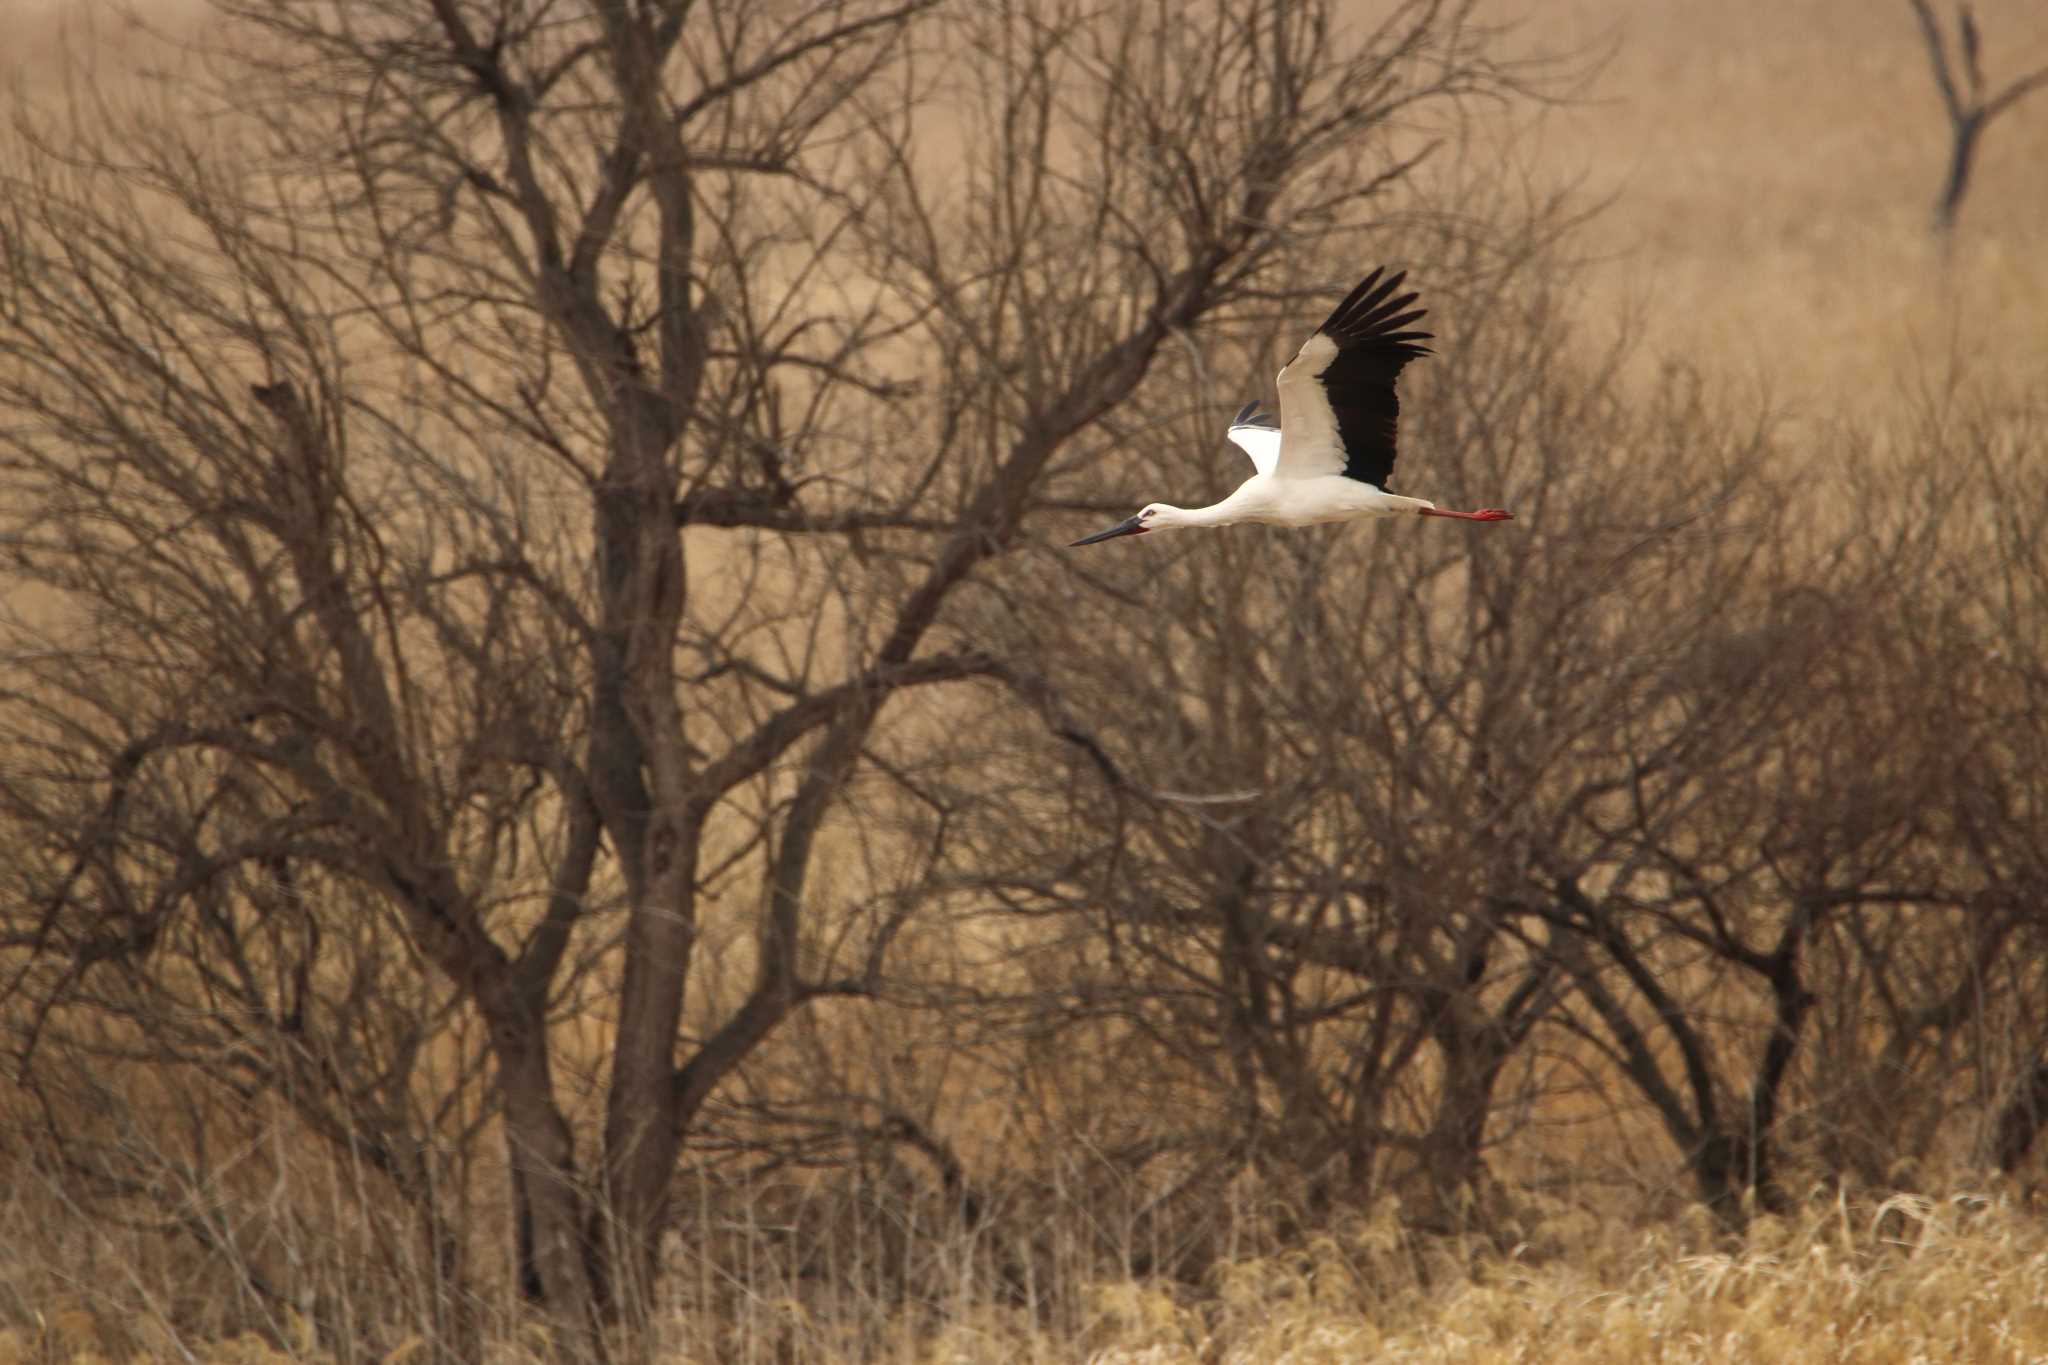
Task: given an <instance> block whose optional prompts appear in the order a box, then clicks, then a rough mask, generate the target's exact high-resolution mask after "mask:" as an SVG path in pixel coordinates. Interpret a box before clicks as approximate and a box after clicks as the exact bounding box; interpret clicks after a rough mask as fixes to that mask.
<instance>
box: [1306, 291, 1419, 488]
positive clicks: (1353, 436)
mask: <svg viewBox="0 0 2048 1365" xmlns="http://www.w3.org/2000/svg"><path fill="white" fill-rule="evenodd" d="M1384 274H1386V268H1385V267H1384V266H1382V267H1381V268H1380V269H1378V270H1375V271H1373V272H1372V274H1370V275H1367V276H1366V277H1365V279H1364V281H1363V282H1361V283H1360V284H1359V286H1358V288H1356V289H1354V290H1352V291H1351V293H1350V295H1349V296H1348V297H1346V298H1345V300H1344V302H1342V303H1340V304H1338V305H1337V309H1336V311H1335V312H1333V313H1331V314H1330V317H1329V320H1328V321H1327V322H1325V323H1324V324H1323V325H1322V326H1321V327H1320V328H1319V329H1317V330H1319V331H1320V332H1321V333H1322V334H1323V335H1324V336H1327V337H1329V338H1330V340H1331V341H1333V342H1335V343H1336V345H1337V358H1336V359H1335V360H1333V361H1331V362H1330V363H1329V364H1328V365H1326V366H1325V367H1324V368H1323V372H1322V374H1321V375H1319V376H1317V377H1318V378H1319V379H1320V380H1321V381H1322V385H1323V392H1324V394H1325V395H1327V396H1328V398H1329V400H1330V410H1331V411H1332V412H1334V413H1335V414H1336V417H1337V435H1338V437H1339V438H1340V439H1341V440H1342V441H1343V442H1344V455H1345V460H1346V463H1345V465H1344V477H1345V478H1347V479H1357V480H1359V481H1361V482H1363V483H1369V484H1371V485H1373V486H1374V487H1375V488H1385V487H1386V486H1387V476H1388V475H1389V474H1390V473H1392V472H1393V468H1394V443H1395V440H1396V438H1397V436H1398V434H1399V429H1400V424H1401V400H1400V399H1399V398H1398V397H1396V396H1395V394H1394V381H1395V380H1396V379H1398V378H1400V377H1401V367H1402V366H1404V365H1406V364H1407V363H1408V362H1409V361H1411V360H1413V359H1415V358H1416V357H1417V356H1425V355H1429V354H1430V353H1431V352H1430V349H1429V348H1428V347H1427V346H1424V345H1421V344H1420V343H1422V342H1424V341H1433V340H1435V336H1434V334H1433V333H1430V332H1415V331H1403V330H1401V329H1402V328H1404V327H1407V326H1408V324H1409V323H1411V322H1415V321H1417V320H1419V319H1420V318H1422V317H1423V316H1424V314H1426V313H1427V312H1428V310H1427V309H1424V308H1417V309H1414V310H1413V311H1410V312H1403V311H1402V310H1403V309H1404V308H1407V307H1408V305H1409V304H1411V303H1413V302H1415V300H1416V298H1417V297H1419V296H1418V295H1416V294H1414V293H1407V294H1403V295H1401V296H1400V297H1398V298H1395V297H1393V294H1394V291H1395V290H1396V289H1399V288H1400V287H1401V281H1402V280H1404V279H1406V278H1408V272H1407V271H1405V270H1403V271H1400V272H1399V273H1397V274H1394V275H1392V276H1389V277H1388V278H1387V279H1386V280H1385V281H1382V280H1381V279H1380V277H1381V276H1382V275H1384Z"/></svg>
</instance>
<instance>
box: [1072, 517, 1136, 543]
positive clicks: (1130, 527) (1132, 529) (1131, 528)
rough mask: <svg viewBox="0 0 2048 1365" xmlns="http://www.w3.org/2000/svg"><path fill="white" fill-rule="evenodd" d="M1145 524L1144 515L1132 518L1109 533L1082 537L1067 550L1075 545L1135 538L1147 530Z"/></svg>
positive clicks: (1100, 532) (1108, 531)
mask: <svg viewBox="0 0 2048 1365" xmlns="http://www.w3.org/2000/svg"><path fill="white" fill-rule="evenodd" d="M1144 522H1145V519H1144V517H1143V515H1142V514H1141V515H1139V516H1135V517H1132V518H1131V519H1130V520H1129V521H1120V522H1118V523H1117V524H1116V525H1114V526H1112V527H1110V528H1109V529H1108V530H1107V531H1097V532H1096V533H1095V534H1094V535H1092V536H1082V537H1081V538H1080V539H1079V540H1077V541H1075V542H1074V543H1073V545H1069V546H1068V547H1067V548H1068V549H1070V550H1071V549H1073V548H1074V546H1075V545H1093V544H1094V543H1095V542H1096V541H1098V540H1114V539H1116V538H1117V537H1118V536H1135V535H1137V534H1139V533H1140V532H1142V531H1143V530H1144V529H1145V525H1144Z"/></svg>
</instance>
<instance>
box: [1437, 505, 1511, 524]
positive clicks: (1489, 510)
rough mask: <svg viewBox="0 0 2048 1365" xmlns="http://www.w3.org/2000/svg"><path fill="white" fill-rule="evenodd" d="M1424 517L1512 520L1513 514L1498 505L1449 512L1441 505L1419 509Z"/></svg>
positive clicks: (1464, 519)
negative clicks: (1472, 510) (1470, 510)
mask: <svg viewBox="0 0 2048 1365" xmlns="http://www.w3.org/2000/svg"><path fill="white" fill-rule="evenodd" d="M1421 511H1422V515H1423V516H1425V517H1456V518H1457V519H1458V520H1459V521H1513V520H1514V519H1515V514H1514V513H1513V512H1509V511H1505V510H1503V509H1501V508H1498V507H1482V508H1480V509H1479V510H1478V511H1477V512H1451V511H1446V510H1445V509H1444V508H1441V507H1425V508H1422V509H1421Z"/></svg>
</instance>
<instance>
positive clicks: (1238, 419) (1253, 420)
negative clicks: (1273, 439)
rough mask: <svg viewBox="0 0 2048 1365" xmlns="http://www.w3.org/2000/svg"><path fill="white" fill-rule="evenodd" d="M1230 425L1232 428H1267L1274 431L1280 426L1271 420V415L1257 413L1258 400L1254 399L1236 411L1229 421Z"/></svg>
mask: <svg viewBox="0 0 2048 1365" xmlns="http://www.w3.org/2000/svg"><path fill="white" fill-rule="evenodd" d="M1230 425H1232V426H1234V427H1269V428H1272V429H1274V430H1278V429H1279V426H1280V424H1279V423H1278V422H1276V421H1274V420H1273V415H1272V414H1271V413H1268V412H1260V411H1259V400H1258V399H1256V398H1254V399H1253V400H1252V401H1251V402H1249V403H1246V404H1245V405H1244V406H1243V407H1241V408H1239V409H1238V410H1237V416H1235V417H1233V418H1231V419H1230Z"/></svg>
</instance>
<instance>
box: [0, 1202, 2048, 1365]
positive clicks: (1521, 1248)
mask: <svg viewBox="0 0 2048 1365" xmlns="http://www.w3.org/2000/svg"><path fill="white" fill-rule="evenodd" d="M1525 1222H1526V1227H1525V1229H1524V1230H1525V1232H1526V1237H1525V1239H1524V1240H1523V1241H1522V1242H1521V1243H1520V1244H1519V1245H1517V1246H1515V1247H1514V1248H1513V1249H1512V1250H1511V1251H1510V1252H1508V1253H1505V1254H1503V1253H1501V1252H1499V1251H1497V1250H1496V1249H1494V1248H1493V1246H1492V1245H1490V1244H1486V1245H1482V1244H1478V1243H1465V1242H1461V1241H1458V1240H1456V1239H1441V1238H1438V1239H1426V1238H1420V1237H1417V1236H1415V1235H1413V1234H1410V1233H1408V1232H1405V1231H1403V1230H1402V1228H1401V1226H1400V1224H1399V1222H1398V1219H1397V1217H1396V1215H1395V1211H1394V1210H1392V1209H1385V1210H1382V1211H1381V1213H1380V1214H1379V1215H1378V1216H1376V1217H1374V1218H1371V1219H1369V1220H1362V1221H1358V1222H1356V1223H1353V1224H1351V1225H1349V1226H1346V1227H1343V1228H1341V1229H1338V1230H1335V1231H1332V1232H1330V1233H1327V1234H1323V1235H1319V1236H1316V1237H1314V1238H1312V1239H1310V1240H1309V1241H1308V1242H1306V1243H1305V1244H1303V1245H1300V1246H1297V1247H1294V1248H1291V1249H1287V1250H1284V1251H1276V1252H1272V1253H1269V1254H1264V1255H1259V1256H1248V1257H1243V1258H1239V1259H1235V1260H1230V1261H1226V1262H1223V1263H1222V1264H1220V1265H1219V1266H1218V1267H1217V1268H1216V1269H1214V1270H1213V1271H1212V1272H1211V1273H1210V1275H1209V1276H1208V1277H1207V1279H1206V1281H1205V1282H1204V1283H1203V1284H1201V1285H1199V1286H1195V1287H1189V1286H1184V1285H1169V1284H1164V1283H1160V1282H1152V1281H1140V1280H1129V1279H1124V1280H1097V1281H1093V1282H1077V1283H1075V1284H1074V1285H1073V1286H1071V1287H1068V1288H1066V1289H1059V1288H1058V1287H1057V1286H1050V1285H1049V1286H1047V1287H1046V1288H1047V1289H1048V1290H1049V1291H1051V1292H1052V1295H1053V1296H1054V1297H1057V1298H1058V1299H1060V1300H1061V1301H1062V1302H1063V1303H1065V1304H1066V1305H1067V1306H1066V1307H1065V1308H1063V1309H1061V1310H1059V1311H1050V1310H1049V1308H1048V1304H1049V1302H1050V1299H1048V1301H1047V1302H1046V1303H1039V1304H1035V1305H1023V1306H995V1305H994V1304H993V1303H992V1302H991V1301H990V1299H989V1298H988V1297H987V1296H985V1295H980V1294H976V1293H972V1292H971V1291H972V1290H973V1288H974V1286H972V1285H971V1284H966V1283H963V1284H962V1286H961V1287H962V1290H963V1291H964V1292H963V1297H962V1301H961V1302H959V1303H929V1302H926V1303H916V1304H910V1305H903V1304H897V1305H894V1306H892V1305H890V1304H888V1303H885V1302H881V1301H879V1300H868V1301H864V1302H858V1303H847V1304H845V1305H843V1309H842V1313H841V1314H840V1315H838V1316H836V1317H835V1316H833V1315H828V1314H826V1313H823V1312H821V1311H820V1310H819V1307H818V1305H817V1303H816V1302H809V1303H807V1302H804V1301H803V1300H801V1299H800V1298H799V1297H798V1294H797V1292H794V1290H793V1286H792V1285H791V1284H789V1283H786V1282H784V1281H782V1280H780V1279H779V1278H778V1277H777V1276H776V1274H775V1273H774V1272H773V1271H772V1269H770V1263H771V1262H772V1261H773V1259H774V1258H773V1257H772V1255H770V1254H768V1252H767V1249H766V1248H765V1247H760V1248H756V1250H757V1251H760V1252H761V1253H762V1255H761V1258H760V1260H758V1261H757V1262H756V1265H757V1266H758V1267H759V1268H760V1272H761V1273H760V1276H759V1278H758V1279H757V1280H755V1281H752V1282H745V1283H735V1282H731V1281H725V1282H723V1283H721V1284H720V1286H719V1290H718V1292H717V1293H716V1294H714V1295H708V1296H692V1297H684V1298H679V1299H678V1300H677V1301H676V1302H675V1303H674V1304H673V1305H672V1307H671V1309H670V1310H669V1312H668V1313H666V1314H665V1315H664V1319H663V1324H662V1328H661V1330H662V1333H663V1336H664V1337H665V1339H666V1340H665V1344H664V1345H663V1346H662V1347H660V1348H658V1349H657V1351H656V1352H655V1354H654V1356H653V1358H654V1359H656V1360H660V1361H673V1362H678V1363H680V1362H686V1361H690V1362H694V1361H705V1362H709V1361H720V1362H734V1363H735V1365H738V1363H739V1362H747V1361H763V1362H765V1361H779V1360H803V1361H818V1362H840V1361H852V1360H862V1361H887V1362H901V1365H983V1362H1001V1361H1043V1362H1055V1361H1080V1360H1086V1361H1089V1362H1092V1363H1093V1365H1181V1363H1182V1362H1186V1365H1197V1363H1198V1362H1199V1363H1200V1365H1254V1363H1255V1362H1256V1363H1258V1365H1281V1363H1282V1362H1286V1363H1287V1365H1314V1363H1316V1362H1327V1363H1328V1365H1337V1363H1338V1362H1355V1361H1363V1360H1375V1361H1445V1362H1449V1361H1457V1362H1467V1363H1469V1365H1487V1363H1488V1362H1503V1363H1504V1362H1522V1361H1529V1362H1535V1361H1545V1362H1586V1363H1587V1365H1599V1363H1603V1362H1612V1363H1613V1365H1636V1363H1637V1362H1645V1361H1673V1362H1677V1361H1757V1360H1772V1361H1788V1362H1814V1361H1844V1362H1849V1361H1853V1362H1868V1363H1870V1365H1878V1363H1879V1362H1894V1361H1895V1362H1902V1363H1903V1362H1922V1361H1924V1362H1936V1361H1968V1362H1995V1361H2012V1362H2026V1361H2041V1360H2048V1226H2044V1224H2043V1222H2042V1220H2041V1219H2040V1218H2039V1216H2038V1214H2037V1213H2036V1212H2035V1211H2032V1210H2028V1209H2025V1208H2021V1207H2016V1206H2015V1205H2014V1204H2013V1203H2012V1202H2010V1201H2008V1200H2007V1199H2006V1198H2004V1197H2002V1196H1985V1195H1976V1194H1967V1193H1962V1194H1954V1195H1951V1196H1948V1197H1945V1198H1919V1197H1908V1196H1897V1197H1893V1198H1891V1199H1887V1200H1884V1201H1882V1202H1875V1203H1861V1202H1852V1201H1848V1200H1843V1199H1838V1198H1827V1197H1818V1196H1817V1197H1816V1198H1815V1199H1814V1200H1813V1201H1812V1202H1811V1203H1809V1204H1808V1205H1807V1206H1806V1207H1805V1208H1804V1209H1803V1210H1802V1211H1801V1212H1800V1213H1799V1214H1798V1215H1797V1216H1796V1217H1793V1218H1791V1219H1775V1218H1762V1219H1759V1220H1758V1221H1757V1222H1756V1223H1755V1225H1754V1226H1753V1227H1752V1229H1751V1231H1750V1232H1749V1234H1748V1235H1747V1237H1745V1238H1744V1239H1742V1240H1741V1241H1740V1242H1731V1241H1729V1240H1728V1239H1727V1238H1726V1236H1725V1235H1724V1234H1722V1233H1720V1232H1719V1231H1718V1230H1717V1228H1716V1227H1715V1225H1714V1224H1713V1222H1712V1220H1711V1219H1710V1218H1709V1217H1708V1216H1707V1215H1705V1214H1704V1213H1698V1212H1695V1213H1693V1214H1689V1215H1687V1216H1685V1217H1681V1218H1680V1219H1677V1220H1675V1221H1671V1222H1664V1223H1657V1224H1648V1225H1646V1224H1642V1223H1638V1222H1634V1221H1631V1220H1628V1219H1624V1218H1611V1217H1602V1216H1599V1215H1596V1214H1594V1213H1591V1212H1588V1211H1586V1210H1584V1209H1571V1208H1565V1207H1557V1208H1553V1209H1550V1210H1547V1211H1538V1212H1534V1213H1530V1214H1528V1215H1526V1218H1525ZM22 1250H23V1249H21V1248H17V1250H16V1251H15V1252H14V1253H13V1254H12V1256H11V1257H10V1258H9V1260H8V1261H7V1262H5V1263H0V1283H4V1284H7V1285H8V1286H9V1287H11V1288H16V1289H18V1288H20V1287H21V1285H20V1277H21V1276H22V1274H23V1273H24V1272H27V1271H30V1270H31V1269H32V1268H31V1267H27V1266H24V1265H23V1264H21V1262H20V1260H19V1257H20V1256H21V1254H22ZM951 1250H953V1251H955V1252H958V1253H960V1258H961V1259H960V1264H962V1265H963V1266H964V1265H966V1264H968V1263H969V1262H971V1261H972V1260H973V1259H974V1258H973V1256H972V1254H971V1252H970V1251H969V1249H968V1248H966V1247H964V1246H961V1247H954V1248H951ZM689 1279H690V1277H689V1276H687V1275H685V1276H679V1277H678V1280H679V1284H682V1285H687V1282H688V1281H689ZM701 1283H704V1284H706V1285H708V1284H710V1283H711V1281H710V1279H708V1278H707V1279H705V1280H703V1281H701ZM680 1292H681V1293H682V1294H684V1295H687V1294H688V1290H687V1288H684V1289H682V1290H681V1291H680ZM10 1297H12V1296H10ZM710 1298H716V1299H718V1300H719V1301H720V1303H721V1304H722V1306H720V1307H717V1308H714V1307H713V1306H712V1305H711V1303H710V1302H708V1299H710ZM10 1308H11V1309H12V1310H13V1311H11V1312H10V1313H9V1315H8V1316H9V1317H10V1319H12V1322H13V1325H12V1326H9V1327H7V1328H5V1329H4V1330H0V1365H11V1362H15V1361H22V1362H27V1361H73V1362H81V1363H82V1362H89V1361H98V1360H115V1359H124V1358H125V1359H156V1358H185V1359H190V1360H196V1361H203V1362H220V1363H221V1365H229V1363H230V1362H233V1363H235V1365H255V1363H256V1362H269V1361H285V1360H311V1361H330V1360H339V1359H378V1360H385V1361H392V1362H396V1361H402V1360H409V1359H414V1358H416V1357H420V1356H423V1355H424V1354H425V1349H424V1348H425V1344H426V1343H425V1341H424V1339H423V1338H421V1337H419V1336H417V1335H414V1336H410V1337H406V1338H404V1339H402V1340H399V1341H398V1342H397V1343H396V1344H395V1345H391V1346H388V1347H385V1348H383V1349H382V1350H381V1351H380V1352H379V1353H378V1354H376V1355H370V1356H364V1355H362V1354H360V1353H344V1354H339V1355H337V1354H335V1353H332V1352H330V1351H327V1350H323V1349H321V1347H320V1345H319V1344H318V1343H317V1342H316V1341H315V1340H314V1339H313V1334H312V1333H311V1331H310V1329H308V1328H307V1327H306V1326H305V1324H304V1323H303V1322H301V1321H299V1320H298V1319H296V1318H295V1317H293V1316H292V1315H289V1314H287V1315H285V1317H284V1319H283V1320H282V1323H281V1331H280V1332H278V1333H277V1334H275V1335H273V1336H271V1337H268V1338H263V1337H258V1336H256V1335H254V1334H244V1335H242V1336H240V1337H236V1338H234V1339H231V1340H228V1341H224V1342H203V1341H198V1340H194V1339H192V1338H190V1337H189V1336H184V1335H181V1334H180V1332H179V1331H178V1330H177V1329H175V1328H174V1327H172V1326H171V1325H169V1324H168V1323H166V1322H165V1321H163V1320H161V1319H156V1318H151V1317H149V1316H148V1315H146V1314H145V1315H142V1316H137V1317H131V1318H128V1319H125V1320H121V1321H109V1320H108V1319H107V1318H106V1316H105V1310H104V1308H103V1307H102V1306H101V1305H100V1302H99V1300H98V1298H97V1296H96V1295H94V1294H92V1293H90V1292H88V1290H87V1289H86V1288H85V1287H83V1286H74V1287H73V1288H71V1289H68V1290H55V1289H51V1290H50V1291H49V1292H47V1293H46V1295H45V1296H44V1297H43V1298H42V1299H41V1301H39V1302H34V1303H30V1302H25V1301H20V1300H18V1299H17V1300H16V1302H15V1303H13V1304H11V1305H10ZM856 1343H858V1344H856ZM545 1348H546V1341H545V1338H544V1336H543V1335H541V1334H539V1333H537V1332H536V1331H535V1330H534V1329H531V1328H528V1329H524V1330H523V1331H518V1332H512V1333H510V1334H508V1335H507V1336H505V1337H503V1338H501V1339H498V1340H496V1341H495V1342H493V1344H491V1345H490V1346H489V1347H487V1348H486V1351H485V1354H484V1358H485V1359H488V1360H492V1361H502V1362H507V1363H508V1365H511V1363H513V1362H528V1361H535V1362H537V1361H540V1360H543V1359H545V1358H546V1349H545Z"/></svg>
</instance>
